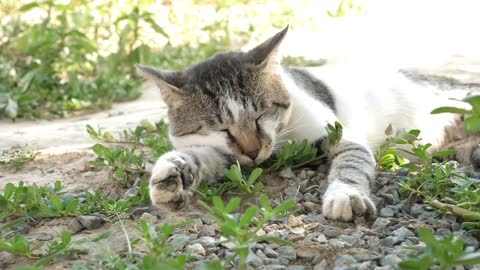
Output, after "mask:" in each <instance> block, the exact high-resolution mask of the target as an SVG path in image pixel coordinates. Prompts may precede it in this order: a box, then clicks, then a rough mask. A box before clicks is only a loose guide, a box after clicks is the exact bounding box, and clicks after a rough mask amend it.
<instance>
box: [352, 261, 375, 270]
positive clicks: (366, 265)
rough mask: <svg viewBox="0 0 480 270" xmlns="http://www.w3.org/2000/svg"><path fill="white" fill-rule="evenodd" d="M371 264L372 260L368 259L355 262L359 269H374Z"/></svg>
mask: <svg viewBox="0 0 480 270" xmlns="http://www.w3.org/2000/svg"><path fill="white" fill-rule="evenodd" d="M371 264H372V263H371V262H368V261H367V262H363V263H359V264H355V267H356V269H358V270H370V269H372V267H371Z"/></svg>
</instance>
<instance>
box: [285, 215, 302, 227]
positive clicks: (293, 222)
mask: <svg viewBox="0 0 480 270" xmlns="http://www.w3.org/2000/svg"><path fill="white" fill-rule="evenodd" d="M287 224H288V226H290V227H299V226H303V221H302V220H301V219H299V218H298V217H296V216H293V215H290V216H289V217H288V221H287Z"/></svg>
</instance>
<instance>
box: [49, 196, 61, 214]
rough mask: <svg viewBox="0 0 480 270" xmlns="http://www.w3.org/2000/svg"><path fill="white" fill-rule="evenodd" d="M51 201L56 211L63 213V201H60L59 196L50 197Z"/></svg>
mask: <svg viewBox="0 0 480 270" xmlns="http://www.w3.org/2000/svg"><path fill="white" fill-rule="evenodd" d="M50 201H51V202H52V204H53V206H54V207H55V209H56V210H57V211H62V210H63V207H62V199H60V197H59V196H57V195H52V196H50Z"/></svg>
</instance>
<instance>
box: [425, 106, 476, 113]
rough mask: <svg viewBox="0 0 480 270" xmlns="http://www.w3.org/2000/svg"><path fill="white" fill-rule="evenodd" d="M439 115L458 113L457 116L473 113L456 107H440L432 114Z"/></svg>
mask: <svg viewBox="0 0 480 270" xmlns="http://www.w3.org/2000/svg"><path fill="white" fill-rule="evenodd" d="M439 113H456V114H470V113H471V112H470V111H468V110H465V109H461V108H456V107H440V108H436V109H434V110H433V111H432V112H431V114H439Z"/></svg>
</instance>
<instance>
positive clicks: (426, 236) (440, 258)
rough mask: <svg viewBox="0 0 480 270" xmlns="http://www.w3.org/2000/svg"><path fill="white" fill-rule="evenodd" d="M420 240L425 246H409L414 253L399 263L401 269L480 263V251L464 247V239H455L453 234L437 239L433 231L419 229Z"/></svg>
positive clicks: (451, 266) (448, 267)
mask: <svg viewBox="0 0 480 270" xmlns="http://www.w3.org/2000/svg"><path fill="white" fill-rule="evenodd" d="M418 233H419V235H420V241H422V242H424V243H425V244H426V246H425V247H408V249H410V250H412V251H413V253H412V254H410V255H409V256H408V260H405V261H403V262H400V263H399V264H398V266H399V268H400V269H401V270H428V269H432V268H431V267H433V266H438V267H439V268H435V269H441V270H445V269H453V268H454V267H455V266H467V265H476V264H480V251H476V252H474V251H473V250H472V249H469V248H464V244H463V241H462V240H460V239H457V240H455V239H454V238H453V235H450V236H447V237H445V238H443V239H437V238H435V236H434V235H433V233H432V232H431V231H430V230H428V229H426V228H420V229H418Z"/></svg>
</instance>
